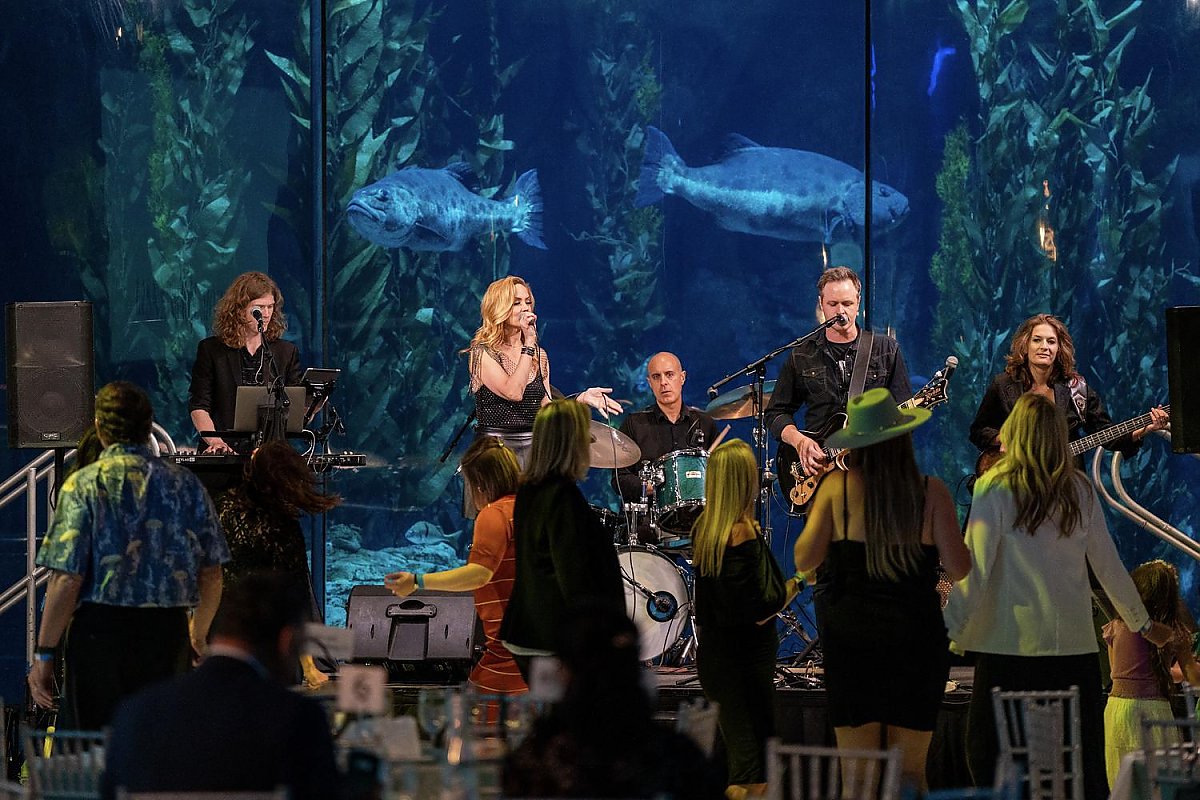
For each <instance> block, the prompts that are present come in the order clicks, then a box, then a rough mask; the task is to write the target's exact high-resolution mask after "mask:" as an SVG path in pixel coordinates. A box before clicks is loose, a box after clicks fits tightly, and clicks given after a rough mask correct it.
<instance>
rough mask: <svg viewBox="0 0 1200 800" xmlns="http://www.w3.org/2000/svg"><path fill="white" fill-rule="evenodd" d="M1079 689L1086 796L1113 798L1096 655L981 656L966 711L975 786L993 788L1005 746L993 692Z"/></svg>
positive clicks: (1090, 799)
mask: <svg viewBox="0 0 1200 800" xmlns="http://www.w3.org/2000/svg"><path fill="white" fill-rule="evenodd" d="M1072 686H1078V687H1079V727H1080V743H1081V744H1082V746H1083V791H1084V797H1085V798H1087V800H1104V798H1106V797H1108V778H1107V777H1106V775H1105V772H1104V698H1103V696H1102V692H1101V687H1100V664H1099V662H1098V661H1097V660H1096V654H1095V653H1084V654H1082V655H1077V656H1004V655H996V654H994V653H978V654H977V657H976V661H975V685H974V688H973V689H972V691H971V706H970V708H969V709H968V710H967V765H968V766H969V767H970V769H971V779H972V781H973V782H974V783H975V785H976V786H991V785H992V779H993V777H994V775H995V769H996V757H997V756H998V755H999V754H1000V743H999V740H998V739H997V737H996V718H995V714H994V713H993V710H992V689H993V688H994V687H999V688H1000V690H1001V691H1047V690H1051V689H1053V690H1063V689H1069V688H1071V687H1072Z"/></svg>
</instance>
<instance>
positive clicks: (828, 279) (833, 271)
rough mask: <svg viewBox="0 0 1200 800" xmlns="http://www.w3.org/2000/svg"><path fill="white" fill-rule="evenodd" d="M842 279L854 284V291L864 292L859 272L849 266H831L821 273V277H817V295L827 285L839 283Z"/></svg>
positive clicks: (818, 295) (819, 294)
mask: <svg viewBox="0 0 1200 800" xmlns="http://www.w3.org/2000/svg"><path fill="white" fill-rule="evenodd" d="M841 281H850V282H851V283H853V284H854V291H856V292H858V293H859V295H861V294H862V281H860V280H859V279H858V274H857V273H856V272H855V271H854V270H852V269H850V268H849V267H830V268H829V269H827V270H825V271H824V272H822V273H821V277H820V278H817V297H820V296H821V293H822V292H824V291H825V287H826V286H827V285H829V284H831V283H839V282H841Z"/></svg>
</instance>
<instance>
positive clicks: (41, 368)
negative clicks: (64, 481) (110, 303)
mask: <svg viewBox="0 0 1200 800" xmlns="http://www.w3.org/2000/svg"><path fill="white" fill-rule="evenodd" d="M6 311H7V314H6V315H5V316H6V318H7V319H6V322H7V325H6V327H7V334H8V335H7V339H6V343H7V356H8V358H7V361H8V370H7V372H8V391H9V398H8V411H9V415H8V443H9V446H10V447H38V448H46V447H73V446H74V445H75V443H76V442H78V441H79V437H80V436H82V435H83V432H84V430H85V429H86V428H87V426H88V425H90V424H91V421H92V416H93V413H94V411H93V395H94V385H95V382H94V379H93V374H92V373H93V367H92V363H93V361H92V304H91V303H87V302H82V301H80V302H65V303H10V304H8V306H7V308H6Z"/></svg>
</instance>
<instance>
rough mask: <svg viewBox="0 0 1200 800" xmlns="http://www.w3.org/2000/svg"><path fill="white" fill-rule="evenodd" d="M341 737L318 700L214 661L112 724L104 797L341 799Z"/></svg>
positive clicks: (153, 692) (125, 706)
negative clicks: (119, 792) (200, 794)
mask: <svg viewBox="0 0 1200 800" xmlns="http://www.w3.org/2000/svg"><path fill="white" fill-rule="evenodd" d="M336 783H337V768H336V765H335V763H334V755H333V738H332V736H331V735H330V733H329V723H328V721H327V719H326V717H325V712H324V711H323V710H322V709H321V707H320V706H319V705H318V704H317V702H316V701H315V700H313V699H311V698H308V697H304V696H302V695H299V694H297V693H295V692H292V691H289V690H288V689H286V688H284V687H283V686H280V685H279V684H277V683H274V682H272V681H270V680H268V679H267V678H265V677H263V675H262V674H260V673H259V672H258V670H256V669H255V667H253V666H251V665H250V664H249V663H247V662H245V661H241V660H240V659H237V658H230V657H228V656H210V657H209V658H208V659H206V660H205V661H204V663H203V664H201V665H200V668H199V669H197V670H196V671H194V672H191V673H188V674H187V675H182V676H180V677H178V678H175V679H172V680H169V681H165V682H163V683H158V684H155V685H154V686H151V687H149V688H148V689H145V690H143V691H141V692H138V693H136V694H134V695H131V696H130V697H128V698H127V699H126V700H125V701H124V702H122V704H121V706H120V707H119V708H118V709H117V713H116V715H115V716H114V717H113V723H112V731H111V734H110V737H109V746H108V752H107V755H106V769H105V774H104V779H103V787H102V796H103V797H105V798H112V797H113V796H114V795H115V793H116V789H117V787H119V786H123V787H125V788H126V789H129V790H130V791H132V792H165V791H205V792H234V791H269V790H271V789H274V788H275V787H276V786H286V787H287V788H288V790H289V792H290V794H289V796H290V797H291V798H292V800H308V799H309V798H311V800H328V798H331V797H336V796H337V789H336Z"/></svg>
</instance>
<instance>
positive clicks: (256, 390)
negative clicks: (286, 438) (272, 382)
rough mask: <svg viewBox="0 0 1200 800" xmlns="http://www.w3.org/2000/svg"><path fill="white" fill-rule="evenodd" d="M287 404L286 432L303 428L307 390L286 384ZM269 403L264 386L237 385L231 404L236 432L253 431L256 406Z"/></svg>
mask: <svg viewBox="0 0 1200 800" xmlns="http://www.w3.org/2000/svg"><path fill="white" fill-rule="evenodd" d="M284 388H285V390H286V391H287V396H288V400H289V401H291V405H289V406H288V414H287V432H288V433H299V432H300V431H302V430H304V412H305V410H306V409H307V407H308V406H307V403H308V397H307V391H306V390H305V388H304V387H303V386H287V387H284ZM266 405H270V401H269V400H268V399H267V387H265V386H239V387H237V398H236V399H235V400H234V404H233V430H234V431H235V432H237V433H254V432H255V431H257V430H258V407H259V406H266Z"/></svg>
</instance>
